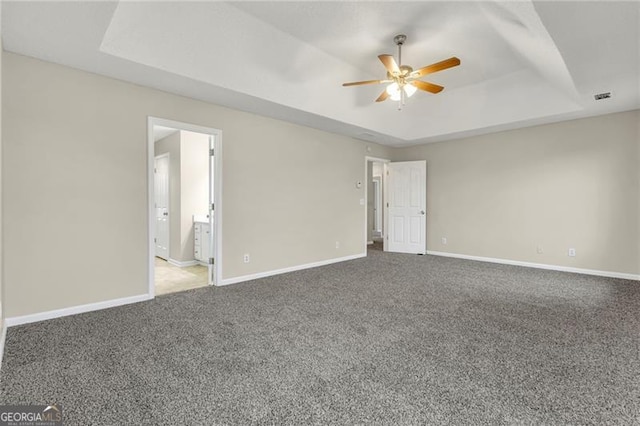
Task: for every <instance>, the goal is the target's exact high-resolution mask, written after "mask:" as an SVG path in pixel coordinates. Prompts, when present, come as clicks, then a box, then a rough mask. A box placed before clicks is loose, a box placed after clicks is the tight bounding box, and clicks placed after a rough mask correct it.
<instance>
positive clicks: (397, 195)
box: [365, 157, 427, 254]
mask: <svg viewBox="0 0 640 426" xmlns="http://www.w3.org/2000/svg"><path fill="white" fill-rule="evenodd" d="M365 164H366V176H365V182H366V186H365V196H366V203H365V204H366V209H365V211H366V213H365V215H366V217H365V224H366V230H365V242H366V244H367V245H366V248H365V252H366V250H367V249H371V250H382V251H389V252H395V253H413V254H426V247H427V246H426V198H427V190H426V182H427V172H426V170H427V169H426V166H427V163H426V161H424V160H421V161H401V162H390V161H389V160H386V159H382V158H374V157H365Z"/></svg>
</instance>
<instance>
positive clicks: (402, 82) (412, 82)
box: [343, 34, 460, 109]
mask: <svg viewBox="0 0 640 426" xmlns="http://www.w3.org/2000/svg"><path fill="white" fill-rule="evenodd" d="M406 40H407V36H406V35H404V34H398V35H397V36H395V37H394V38H393V41H394V43H395V44H396V45H397V46H398V62H396V61H395V59H393V55H378V58H379V59H380V61H381V62H382V64H383V65H384V67H385V68H386V69H387V78H386V79H384V80H366V81H355V82H353V83H344V84H343V86H345V87H347V86H361V85H364V84H384V83H390V84H389V85H388V86H387V87H386V89H385V90H384V91H383V92H382V93H381V94H380V96H378V99H376V102H382V101H384V100H386V99H387V98H391V100H392V101H400V104H399V107H398V109H401V108H402V105H404V102H405V100H406V98H407V97H411V96H412V95H413V94H414V93H415V92H416V90H418V89H420V90H424V91H425V92H430V93H439V92H441V91H442V89H444V87H442V86H439V85H437V84H433V83H428V82H426V81H421V80H418V79H419V78H420V77H422V76H424V75H427V74H432V73H434V72H438V71H442V70H446V69H447V68H452V67H455V66H458V65H460V59H458V58H456V57H455V56H454V57H452V58H449V59H445V60H444V61H440V62H436V63H435V64H431V65H427V66H426V67H422V68H420V69H417V70H415V71H414V70H413V68H411V67H410V66H409V65H402V45H403V44H404V42H405V41H406ZM398 64H400V65H398Z"/></svg>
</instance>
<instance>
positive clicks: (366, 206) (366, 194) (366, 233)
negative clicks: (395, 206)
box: [363, 155, 391, 256]
mask: <svg viewBox="0 0 640 426" xmlns="http://www.w3.org/2000/svg"><path fill="white" fill-rule="evenodd" d="M370 161H371V162H375V163H385V168H384V172H383V173H386V163H390V162H391V160H388V159H386V158H380V157H371V156H369V155H365V156H364V247H363V250H364V253H365V256H366V253H367V245H368V244H369V226H368V225H369V200H368V198H369V181H368V179H367V178H368V177H369V175H368V174H367V169H368V168H369V162H370ZM386 181H387V180H386V179H385V178H384V177H383V178H382V182H383V184H384V183H385V182H386ZM386 190H387V189H386V186H384V185H383V187H382V205H384V200H385V197H386V195H387V193H386ZM383 216H385V217H386V215H383ZM383 229H384V230H385V231H386V229H387V228H386V227H385V226H384V225H383ZM385 248H386V247H385Z"/></svg>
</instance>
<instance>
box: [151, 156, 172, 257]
mask: <svg viewBox="0 0 640 426" xmlns="http://www.w3.org/2000/svg"><path fill="white" fill-rule="evenodd" d="M154 151H155V149H154ZM154 154H155V152H154ZM163 157H167V161H168V163H169V164H168V165H167V179H168V181H169V182H168V183H167V204H168V206H167V210H168V211H169V220H167V259H165V260H167V261H168V260H169V259H170V258H171V217H172V215H171V153H169V152H165V153H164V154H160V155H154V157H153V169H154V174H153V181H154V193H153V199H152V200H151V202H152V203H153V208H154V211H153V213H154V214H153V218H154V220H155V219H156V215H155V213H156V212H155V204H156V197H155V179H156V176H155V168H156V160H157V159H158V158H163ZM155 229H156V228H155V226H154V228H153V230H154V240H153V257H154V258H155V257H156V239H155Z"/></svg>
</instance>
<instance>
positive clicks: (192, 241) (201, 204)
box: [148, 117, 222, 296]
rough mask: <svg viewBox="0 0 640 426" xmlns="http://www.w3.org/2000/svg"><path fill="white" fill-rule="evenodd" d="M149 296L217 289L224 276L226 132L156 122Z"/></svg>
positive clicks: (153, 128) (152, 129)
mask: <svg viewBox="0 0 640 426" xmlns="http://www.w3.org/2000/svg"><path fill="white" fill-rule="evenodd" d="M148 125H149V126H148V129H149V164H150V166H149V169H150V170H149V175H150V176H149V181H150V185H149V201H150V203H149V204H150V205H149V225H150V226H149V235H150V238H149V293H150V295H152V296H155V295H162V294H168V293H174V292H178V291H184V290H189V289H193V288H198V287H205V286H208V285H215V284H216V283H217V281H218V279H217V278H218V276H219V274H220V273H221V272H220V271H221V268H220V264H219V262H216V261H218V260H219V258H220V252H221V250H220V249H221V247H220V244H221V236H220V224H221V223H220V221H221V218H220V214H219V213H218V212H219V210H220V206H221V196H220V195H221V194H220V183H221V182H220V181H219V177H220V176H221V173H220V172H221V170H219V169H220V167H221V157H220V154H221V136H222V135H221V132H220V131H219V130H217V129H210V128H204V127H201V126H194V125H191V124H187V123H180V122H175V121H170V120H164V119H159V118H153V117H150V118H149V121H148Z"/></svg>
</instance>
